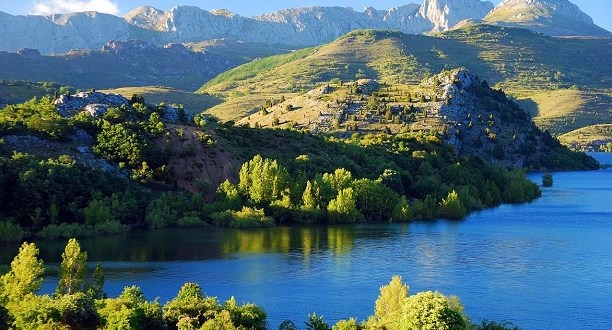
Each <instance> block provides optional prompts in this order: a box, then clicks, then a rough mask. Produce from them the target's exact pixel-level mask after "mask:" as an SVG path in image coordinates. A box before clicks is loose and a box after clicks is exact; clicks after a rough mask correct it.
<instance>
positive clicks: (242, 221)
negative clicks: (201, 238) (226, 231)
mask: <svg viewBox="0 0 612 330" xmlns="http://www.w3.org/2000/svg"><path fill="white" fill-rule="evenodd" d="M210 217H211V218H212V220H213V223H214V224H215V225H217V226H223V227H232V228H258V227H271V226H274V224H275V221H274V218H272V217H267V216H266V215H265V213H264V211H263V209H256V208H250V207H246V206H245V207H243V208H242V210H240V211H230V210H227V211H223V212H217V213H213V214H211V216H210Z"/></svg>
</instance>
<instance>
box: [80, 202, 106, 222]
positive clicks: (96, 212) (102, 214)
mask: <svg viewBox="0 0 612 330" xmlns="http://www.w3.org/2000/svg"><path fill="white" fill-rule="evenodd" d="M107 204H108V203H107V202H106V201H104V200H103V199H101V198H100V197H98V198H94V199H92V200H90V201H89V203H87V207H85V209H83V214H84V215H85V223H87V224H88V225H91V226H95V225H97V224H101V223H105V222H108V221H111V220H112V215H111V209H110V207H109V206H108V205H107Z"/></svg>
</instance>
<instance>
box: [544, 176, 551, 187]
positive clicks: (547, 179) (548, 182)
mask: <svg viewBox="0 0 612 330" xmlns="http://www.w3.org/2000/svg"><path fill="white" fill-rule="evenodd" d="M552 185H553V176H552V174H550V173H545V174H544V175H543V176H542V186H544V187H552Z"/></svg>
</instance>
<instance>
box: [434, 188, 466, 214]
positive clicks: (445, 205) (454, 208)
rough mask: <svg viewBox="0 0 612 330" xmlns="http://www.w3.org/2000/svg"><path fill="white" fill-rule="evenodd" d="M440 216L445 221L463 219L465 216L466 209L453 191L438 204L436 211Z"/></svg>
mask: <svg viewBox="0 0 612 330" xmlns="http://www.w3.org/2000/svg"><path fill="white" fill-rule="evenodd" d="M438 211H439V212H440V216H441V217H443V218H446V219H457V220H459V219H463V218H465V216H466V215H467V209H466V208H465V206H464V205H463V203H462V202H461V200H460V199H459V195H458V194H457V192H455V191H454V190H453V191H451V192H450V193H448V196H447V197H446V198H445V199H443V200H442V202H440V207H439V209H438Z"/></svg>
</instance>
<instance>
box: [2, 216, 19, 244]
mask: <svg viewBox="0 0 612 330" xmlns="http://www.w3.org/2000/svg"><path fill="white" fill-rule="evenodd" d="M23 236H24V231H23V228H21V226H20V225H19V224H18V223H13V222H11V221H9V220H4V221H0V242H20V241H21V240H22V239H23Z"/></svg>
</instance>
